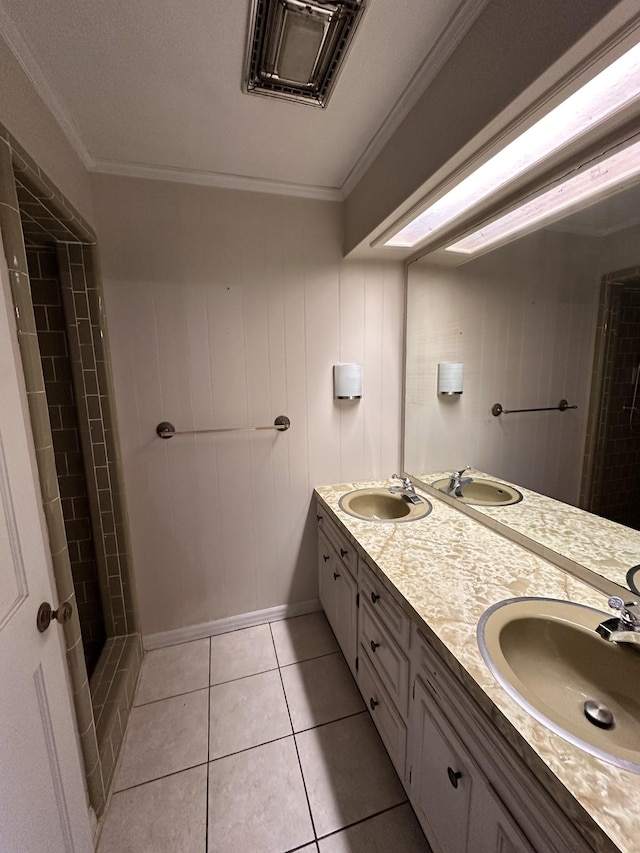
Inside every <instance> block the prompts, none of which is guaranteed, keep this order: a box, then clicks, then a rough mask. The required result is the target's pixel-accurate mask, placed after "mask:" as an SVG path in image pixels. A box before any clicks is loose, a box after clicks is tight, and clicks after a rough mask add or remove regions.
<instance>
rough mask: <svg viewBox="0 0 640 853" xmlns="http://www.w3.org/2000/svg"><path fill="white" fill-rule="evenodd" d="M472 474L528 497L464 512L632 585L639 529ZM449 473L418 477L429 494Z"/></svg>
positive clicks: (565, 563) (553, 556)
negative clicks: (630, 573)
mask: <svg viewBox="0 0 640 853" xmlns="http://www.w3.org/2000/svg"><path fill="white" fill-rule="evenodd" d="M468 475H470V476H472V477H475V478H481V479H487V480H495V481H496V482H498V483H507V485H510V486H513V487H514V488H516V489H518V490H519V491H520V492H521V493H522V495H523V500H522V501H521V502H520V503H517V504H513V505H511V506H502V507H489V506H473V505H464V504H461V502H459V501H458V502H457V503H459V504H461V509H462V511H463V512H467V514H469V515H471V516H472V517H475V518H477V519H478V520H480V521H482V523H483V524H487V525H488V526H490V527H493V528H494V529H496V530H498V531H499V532H501V533H503V534H504V535H506V536H510V535H511V534H513V536H512V538H514V539H515V540H516V541H518V542H519V543H520V544H524V545H525V546H526V547H528V548H531V549H533V550H535V551H536V552H537V553H539V554H540V555H541V556H543V557H545V558H547V559H550V560H552V561H553V562H554V563H557V564H558V565H560V566H562V568H565V569H566V570H567V571H573V572H574V574H578V575H579V576H580V575H582V577H583V579H587V580H588V575H586V574H585V573H584V572H581V569H587V570H588V571H590V572H594V573H595V574H596V575H597V576H598V577H601V578H604V579H605V580H606V581H609V582H610V583H612V584H617V585H618V586H622V587H624V588H627V582H626V574H627V571H628V570H629V569H630V568H631V567H632V566H635V565H637V564H638V563H640V530H632V529H631V528H629V527H624V526H623V525H622V524H617V523H616V522H615V521H610V520H609V519H607V518H601V517H600V516H598V515H593V514H592V513H590V512H585V510H583V509H579V508H578V507H575V506H572V505H571V504H566V503H563V502H562V501H557V500H555V499H554V498H549V497H547V496H546V495H541V494H539V493H538V492H532V491H531V490H530V489H525V488H523V487H522V486H519V485H518V484H517V483H511V482H509V481H508V480H503V479H502V478H501V477H494V476H493V475H492V474H485V473H483V472H482V471H477V470H475V469H469V470H468V471H467V472H465V476H468ZM448 476H449V474H448V473H447V472H446V471H436V472H433V473H429V474H419V475H417V480H419V481H420V482H421V483H423V484H425V485H426V487H427V488H425V491H426V492H427V493H429V494H435V490H434V489H432V488H430V485H431V483H434V482H436V481H437V480H439V479H442V478H443V477H448ZM445 500H448V501H455V500H456V499H455V498H445ZM571 564H573V565H571ZM603 591H605V592H611V593H614V594H618V593H619V590H614V589H610V588H606V589H605V588H604V587H603ZM638 848H639V849H640V844H639V845H638Z"/></svg>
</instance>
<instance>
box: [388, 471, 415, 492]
mask: <svg viewBox="0 0 640 853" xmlns="http://www.w3.org/2000/svg"><path fill="white" fill-rule="evenodd" d="M391 479H392V480H400V482H401V483H402V485H403V486H404V487H405V489H408V488H409V487H410V486H411V480H410V479H409V478H408V477H403V476H402V475H401V474H394V475H393V476H392V477H391Z"/></svg>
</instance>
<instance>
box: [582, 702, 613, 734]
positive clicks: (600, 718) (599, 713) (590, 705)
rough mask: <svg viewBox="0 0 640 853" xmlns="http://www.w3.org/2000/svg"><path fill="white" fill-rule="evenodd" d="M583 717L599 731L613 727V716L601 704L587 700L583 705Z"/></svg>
mask: <svg viewBox="0 0 640 853" xmlns="http://www.w3.org/2000/svg"><path fill="white" fill-rule="evenodd" d="M584 715H585V717H586V718H587V720H589V722H590V723H593V725H594V726H598V728H599V729H610V728H611V727H612V726H613V722H614V720H613V714H612V713H611V711H610V710H609V709H608V708H607V706H606V705H603V704H602V702H595V701H594V700H593V699H587V701H586V702H585V703H584Z"/></svg>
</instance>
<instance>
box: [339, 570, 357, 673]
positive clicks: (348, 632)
mask: <svg viewBox="0 0 640 853" xmlns="http://www.w3.org/2000/svg"><path fill="white" fill-rule="evenodd" d="M335 574H337V575H338V577H337V578H335V580H334V584H335V611H334V612H335V625H334V626H333V633H334V634H335V635H336V639H337V641H338V644H339V646H340V648H341V649H342V654H343V655H344V656H345V658H346V661H347V663H348V664H349V669H350V670H351V672H352V673H353V675H354V676H355V674H356V655H357V653H358V651H357V649H358V609H357V605H356V595H357V594H358V587H357V584H356V582H355V581H354V579H353V578H352V577H351V575H350V574H349V571H348V569H347V568H346V567H345V566H343V565H342V564H340V563H339V562H338V567H337V569H336V572H335Z"/></svg>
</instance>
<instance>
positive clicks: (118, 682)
mask: <svg viewBox="0 0 640 853" xmlns="http://www.w3.org/2000/svg"><path fill="white" fill-rule="evenodd" d="M0 229H1V231H2V238H3V243H4V249H5V254H6V258H7V263H8V266H9V276H10V281H11V291H12V297H13V301H14V306H15V315H16V322H17V333H18V340H19V345H20V353H21V357H22V362H23V366H24V374H25V382H26V388H27V399H28V404H29V412H30V416H31V423H32V428H33V435H34V441H35V449H36V458H37V463H38V474H39V479H40V487H41V491H42V499H43V506H44V514H45V519H46V524H47V529H48V533H49V544H50V550H51V557H52V565H53V571H54V576H55V582H56V591H57V596H58V602H57V603H62V602H65V601H68V602H70V603H71V604H72V607H73V617H72V619H71V620H70V621H69V622H67V623H65V624H64V637H65V648H66V654H67V663H68V667H69V673H70V679H71V685H72V689H73V698H74V705H75V710H76V716H77V720H78V729H79V732H80V741H81V747H82V753H83V759H84V764H85V771H86V776H87V783H88V789H89V797H90V800H91V804H92V806H93V808H94V810H95V812H96V814H98V815H100V814H101V812H102V811H103V809H104V805H105V798H106V794H107V792H108V790H109V784H110V781H111V778H112V776H113V772H114V769H115V761H116V758H117V755H118V752H119V750H120V746H121V743H122V739H123V737H124V731H125V727H126V722H127V718H128V714H129V710H130V707H131V703H132V701H133V694H134V691H135V687H136V683H137V679H138V674H139V670H140V662H141V658H142V645H141V637H140V631H139V626H138V619H137V613H136V608H135V604H134V596H133V593H132V579H131V567H130V557H129V553H130V549H129V544H128V540H129V537H128V531H127V514H126V507H125V503H124V494H123V492H122V486H121V484H122V471H121V464H120V458H119V444H118V437H117V435H116V432H115V429H114V424H115V418H114V413H113V392H112V382H111V374H110V363H109V347H108V340H107V335H106V325H105V318H104V312H103V304H102V291H101V284H100V278H99V273H98V264H97V250H96V245H95V235H94V234H93V232H92V230H91V228H90V227H89V226H88V225H87V223H86V222H85V221H84V220H83V219H82V217H81V216H80V215H79V214H78V213H77V212H76V211H75V210H74V209H73V207H72V206H71V205H70V204H69V203H68V202H67V200H66V199H65V198H64V197H63V196H62V195H61V193H60V192H59V191H58V190H57V189H56V188H55V187H54V186H53V185H52V184H51V183H50V181H49V180H48V179H47V177H46V175H44V174H43V173H42V172H41V170H40V169H39V167H38V166H37V164H35V163H34V162H33V160H31V158H30V157H29V155H28V154H27V153H26V152H25V151H24V149H22V147H21V146H20V145H19V144H18V143H17V142H16V141H15V140H14V139H13V137H12V136H11V134H9V133H8V131H6V129H5V128H4V127H2V126H1V125H0ZM34 630H35V629H34Z"/></svg>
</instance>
